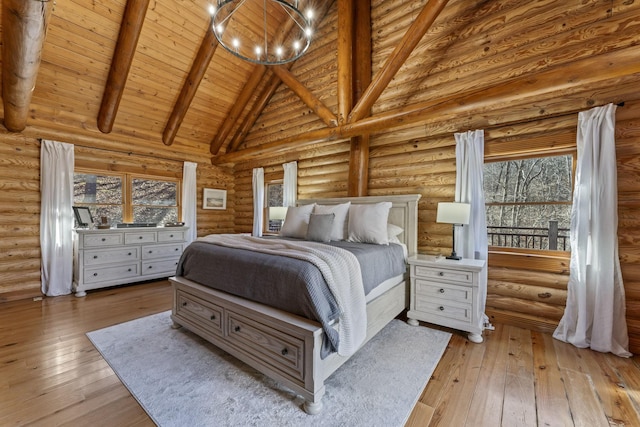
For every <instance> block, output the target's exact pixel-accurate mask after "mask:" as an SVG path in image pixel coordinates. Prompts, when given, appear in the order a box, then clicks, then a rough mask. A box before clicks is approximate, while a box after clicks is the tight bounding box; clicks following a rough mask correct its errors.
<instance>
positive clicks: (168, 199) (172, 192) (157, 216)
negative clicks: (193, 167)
mask: <svg viewBox="0 0 640 427" xmlns="http://www.w3.org/2000/svg"><path fill="white" fill-rule="evenodd" d="M179 184H180V182H179V181H178V180H176V179H168V178H164V177H163V178H155V177H146V176H140V175H133V174H109V173H102V172H91V171H78V172H76V173H75V174H74V197H73V203H74V205H76V206H88V207H89V209H90V210H91V214H92V215H93V218H94V220H95V221H96V222H97V223H100V222H101V218H102V217H106V218H107V222H108V223H110V224H118V223H122V222H138V223H156V224H164V223H167V222H175V221H178V220H179V214H178V212H179V207H180V204H179V200H180V194H179V190H178V189H179Z"/></svg>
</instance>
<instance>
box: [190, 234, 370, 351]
mask: <svg viewBox="0 0 640 427" xmlns="http://www.w3.org/2000/svg"><path fill="white" fill-rule="evenodd" d="M198 240H199V241H204V242H208V243H212V244H215V245H220V246H227V247H232V248H238V249H247V250H251V251H256V252H262V253H268V254H274V255H282V256H287V257H290V258H297V259H301V260H305V261H308V262H310V263H312V264H313V265H315V266H316V267H318V269H319V270H320V272H321V273H322V276H323V277H324V279H325V281H326V282H327V285H328V287H329V290H330V291H331V292H332V293H333V296H334V298H335V299H336V303H337V304H338V308H339V310H340V321H339V322H338V334H339V336H340V342H339V344H338V354H339V355H341V356H350V355H352V354H353V353H355V352H356V350H358V348H360V346H361V345H362V343H363V342H364V339H365V337H366V334H367V311H366V301H365V295H364V287H363V285H362V273H361V271H360V264H359V263H358V260H357V258H356V257H355V255H353V254H352V253H351V252H349V251H347V250H345V249H342V248H337V247H335V246H330V245H324V244H322V243H316V242H307V241H305V242H298V241H291V240H281V239H263V238H260V237H252V236H249V235H244V234H211V235H208V236H205V237H200V238H198Z"/></svg>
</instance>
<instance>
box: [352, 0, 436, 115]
mask: <svg viewBox="0 0 640 427" xmlns="http://www.w3.org/2000/svg"><path fill="white" fill-rule="evenodd" d="M447 1H448V0H429V2H428V3H427V4H426V5H425V6H424V8H423V9H422V11H421V12H420V14H419V15H418V17H417V18H416V20H415V21H413V24H411V27H409V30H408V31H407V32H406V33H405V35H404V37H403V38H402V40H401V41H400V43H399V44H398V46H396V48H395V49H394V51H393V53H392V54H391V55H390V56H389V58H387V60H386V62H385V64H384V66H383V67H382V69H381V70H380V71H379V72H378V73H377V74H376V75H375V77H374V78H373V80H372V82H371V84H370V85H369V87H368V88H367V90H366V91H365V93H364V94H363V95H362V98H360V99H359V100H358V102H357V104H356V105H355V107H353V110H351V113H350V114H349V120H348V122H349V123H353V122H356V121H358V120H360V119H362V118H364V117H366V116H367V115H368V112H369V111H370V110H371V107H372V106H373V104H374V103H375V102H376V101H377V100H378V98H379V97H380V95H381V94H382V92H383V91H384V90H385V89H386V88H387V86H388V85H389V83H390V82H391V80H392V79H393V77H394V76H395V75H396V73H397V72H398V70H400V68H401V67H402V65H404V63H405V61H406V60H407V58H409V55H411V52H413V50H414V49H415V47H416V46H417V45H418V43H419V42H420V40H421V39H422V37H423V36H424V35H425V34H426V32H427V31H428V30H429V28H430V27H431V25H432V24H433V22H434V21H435V20H436V18H437V17H438V15H440V12H442V9H444V7H445V5H446V4H447Z"/></svg>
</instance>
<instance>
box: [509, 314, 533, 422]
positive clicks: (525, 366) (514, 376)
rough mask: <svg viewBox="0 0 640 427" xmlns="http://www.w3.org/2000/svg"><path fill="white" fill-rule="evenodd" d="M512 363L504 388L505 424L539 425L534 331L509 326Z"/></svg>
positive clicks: (510, 359)
mask: <svg viewBox="0 0 640 427" xmlns="http://www.w3.org/2000/svg"><path fill="white" fill-rule="evenodd" d="M508 330H509V348H508V355H509V362H508V363H507V375H506V379H505V387H504V406H503V408H502V424H501V425H502V426H504V427H509V426H518V427H535V426H536V425H537V415H536V393H535V384H534V375H533V352H532V343H531V331H528V330H526V329H522V328H517V327H515V326H509V328H508Z"/></svg>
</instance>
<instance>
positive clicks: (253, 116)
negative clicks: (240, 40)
mask: <svg viewBox="0 0 640 427" xmlns="http://www.w3.org/2000/svg"><path fill="white" fill-rule="evenodd" d="M332 4H333V0H328V1H323V2H322V3H321V4H320V6H318V10H317V11H316V13H317V17H318V18H317V19H318V22H321V21H322V19H324V17H325V15H326V14H327V12H328V11H329V9H330V8H331V5H332ZM292 25H293V22H291V21H289V23H288V26H287V27H285V28H283V29H282V30H281V32H280V36H279V39H284V36H285V35H287V34H288V33H289V32H290V31H291V29H292ZM293 64H294V63H293V62H290V63H288V64H287V65H286V68H285V70H287V71H288V70H290V69H291V67H292V66H293ZM264 70H265V67H264V66H260V67H256V69H255V70H254V74H253V75H252V77H251V78H250V79H249V82H253V81H254V80H255V74H259V75H260V78H264V75H265V71H264ZM281 82H282V81H281V80H280V78H279V77H278V76H276V75H274V74H271V77H269V81H268V83H267V85H266V86H265V88H264V89H263V90H262V91H261V93H260V95H259V96H258V99H257V100H256V101H255V103H254V104H253V106H252V107H251V110H250V111H249V112H248V113H247V115H246V116H245V118H244V120H243V121H242V123H241V124H240V126H238V128H237V129H236V132H235V134H234V135H233V137H232V138H231V140H230V141H229V144H228V146H227V150H226V151H227V153H228V152H232V151H235V150H236V149H237V148H238V146H240V144H241V143H242V141H243V140H244V138H245V137H246V136H247V134H248V133H249V131H250V130H251V127H253V125H254V124H255V122H256V120H258V117H260V114H262V111H263V110H264V108H265V107H266V106H267V104H268V103H269V100H270V99H271V96H273V94H274V93H275V92H276V90H277V89H278V86H280V83H281ZM257 86H258V85H257V84H256V86H255V87H249V85H245V87H244V89H243V92H242V93H241V94H240V97H239V98H238V99H239V100H238V101H236V102H235V103H234V106H233V108H232V110H231V112H230V113H229V115H228V116H227V118H226V119H225V122H224V123H223V124H222V126H221V128H220V130H219V131H218V135H216V137H215V138H214V139H213V141H211V149H210V151H211V154H213V155H216V154H218V153H219V151H220V149H221V148H222V146H223V145H224V141H225V139H226V138H227V136H228V134H229V133H230V132H231V129H232V128H233V127H234V126H235V125H236V124H237V123H236V122H237V120H238V118H239V117H240V115H241V113H242V112H243V111H244V110H245V108H246V107H247V105H248V103H249V100H250V98H251V95H253V93H254V92H255V90H256V88H257ZM307 92H309V91H307ZM298 96H299V95H298ZM245 99H246V102H240V101H243V100H245ZM223 131H224V132H223Z"/></svg>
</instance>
